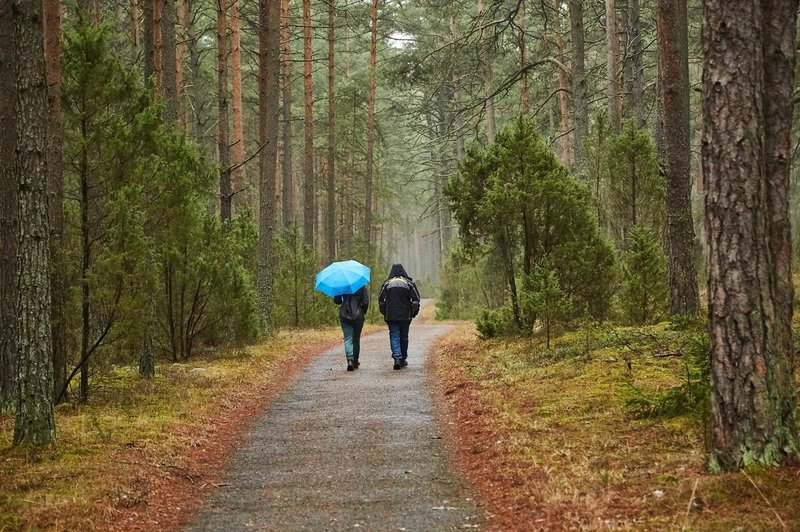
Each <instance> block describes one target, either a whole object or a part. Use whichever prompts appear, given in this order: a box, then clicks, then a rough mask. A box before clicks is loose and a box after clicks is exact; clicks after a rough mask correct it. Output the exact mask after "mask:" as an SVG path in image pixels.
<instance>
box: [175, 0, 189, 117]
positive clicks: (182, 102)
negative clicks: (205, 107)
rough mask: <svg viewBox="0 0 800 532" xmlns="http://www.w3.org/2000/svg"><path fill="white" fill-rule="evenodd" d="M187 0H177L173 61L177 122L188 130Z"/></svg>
mask: <svg viewBox="0 0 800 532" xmlns="http://www.w3.org/2000/svg"><path fill="white" fill-rule="evenodd" d="M188 18H189V2H188V0H178V28H180V29H179V31H178V34H177V38H178V56H177V58H176V61H175V68H176V70H175V85H176V86H177V88H178V124H180V125H181V127H183V129H184V130H186V131H187V132H188V131H189V113H188V112H187V110H186V106H187V104H186V68H185V65H186V51H187V49H188V46H187V44H186V43H187V41H188V39H189V37H188V32H187V28H188V25H189V24H188Z"/></svg>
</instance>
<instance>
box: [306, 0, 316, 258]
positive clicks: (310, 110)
mask: <svg viewBox="0 0 800 532" xmlns="http://www.w3.org/2000/svg"><path fill="white" fill-rule="evenodd" d="M311 30H312V27H311V0H303V107H304V109H305V114H304V117H305V121H304V132H305V147H304V153H303V239H304V240H305V242H306V244H308V245H309V246H311V248H313V247H314V218H315V217H316V211H315V210H314V193H315V190H314V188H315V187H314V79H313V77H312V69H313V64H312V61H313V56H312V48H311V38H312V31H311Z"/></svg>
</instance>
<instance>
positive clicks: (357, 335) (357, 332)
mask: <svg viewBox="0 0 800 532" xmlns="http://www.w3.org/2000/svg"><path fill="white" fill-rule="evenodd" d="M363 328H364V323H363V322H362V323H354V324H353V364H355V366H356V367H358V355H359V354H361V329H363Z"/></svg>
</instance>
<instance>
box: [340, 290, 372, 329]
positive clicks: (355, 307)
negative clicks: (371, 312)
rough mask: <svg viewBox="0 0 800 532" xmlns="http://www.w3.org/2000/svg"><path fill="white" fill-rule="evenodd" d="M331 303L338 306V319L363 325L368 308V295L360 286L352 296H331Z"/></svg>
mask: <svg viewBox="0 0 800 532" xmlns="http://www.w3.org/2000/svg"><path fill="white" fill-rule="evenodd" d="M333 302H334V303H336V304H337V305H339V319H340V320H342V321H344V322H346V323H364V316H365V315H366V313H367V309H368V308H369V293H368V292H367V287H366V286H362V287H361V288H359V289H358V290H356V292H355V293H354V294H344V295H341V296H333Z"/></svg>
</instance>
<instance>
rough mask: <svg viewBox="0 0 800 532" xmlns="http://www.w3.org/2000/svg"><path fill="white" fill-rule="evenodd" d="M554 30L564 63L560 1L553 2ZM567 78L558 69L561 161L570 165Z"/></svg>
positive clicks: (560, 57) (559, 55)
mask: <svg viewBox="0 0 800 532" xmlns="http://www.w3.org/2000/svg"><path fill="white" fill-rule="evenodd" d="M555 8H556V16H555V28H554V30H555V32H556V57H558V61H559V62H560V63H561V64H562V65H564V64H566V60H565V59H564V38H563V36H562V34H561V3H560V2H555ZM569 92H570V91H569V80H568V79H567V73H566V72H564V69H563V68H559V69H558V108H559V111H560V113H561V162H562V163H564V165H566V166H567V167H570V166H572V157H571V155H570V150H571V149H572V146H571V145H570V124H569Z"/></svg>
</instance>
